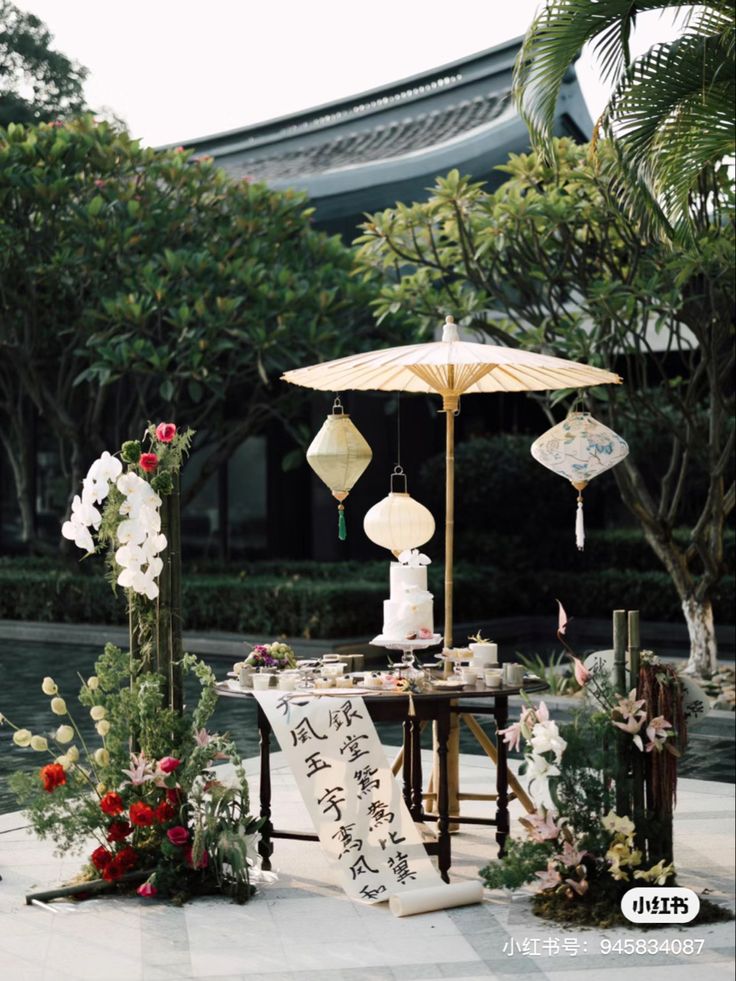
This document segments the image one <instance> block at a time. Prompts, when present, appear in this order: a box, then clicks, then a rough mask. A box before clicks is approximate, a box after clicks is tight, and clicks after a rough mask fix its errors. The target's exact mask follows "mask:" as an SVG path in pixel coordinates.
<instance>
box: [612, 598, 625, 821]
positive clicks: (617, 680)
mask: <svg viewBox="0 0 736 981" xmlns="http://www.w3.org/2000/svg"><path fill="white" fill-rule="evenodd" d="M613 683H614V686H615V688H616V693H617V694H619V695H621V696H622V697H623V696H625V694H626V691H627V688H626V611H625V610H614V611H613ZM627 777H628V737H627V735H626V733H624V732H621V731H619V733H618V735H617V738H616V813H617V814H618V815H619V817H624V816H627V815H628V814H629V794H628V786H627V784H628V779H627Z"/></svg>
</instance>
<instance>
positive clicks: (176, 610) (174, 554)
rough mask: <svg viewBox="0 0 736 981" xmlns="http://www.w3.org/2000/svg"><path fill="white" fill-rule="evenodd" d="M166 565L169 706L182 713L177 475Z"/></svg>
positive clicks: (179, 505) (171, 501)
mask: <svg viewBox="0 0 736 981" xmlns="http://www.w3.org/2000/svg"><path fill="white" fill-rule="evenodd" d="M169 501H170V506H169V563H170V590H171V597H170V600H171V622H170V630H171V640H170V651H171V653H170V658H169V683H170V691H171V696H170V697H171V707H172V708H173V709H174V711H175V712H179V713H181V711H182V708H183V705H184V691H183V677H182V666H181V659H182V654H183V649H182V646H183V645H182V608H181V493H180V485H179V474H178V473H176V474H174V489H173V491H172V493H171V495H170V498H169Z"/></svg>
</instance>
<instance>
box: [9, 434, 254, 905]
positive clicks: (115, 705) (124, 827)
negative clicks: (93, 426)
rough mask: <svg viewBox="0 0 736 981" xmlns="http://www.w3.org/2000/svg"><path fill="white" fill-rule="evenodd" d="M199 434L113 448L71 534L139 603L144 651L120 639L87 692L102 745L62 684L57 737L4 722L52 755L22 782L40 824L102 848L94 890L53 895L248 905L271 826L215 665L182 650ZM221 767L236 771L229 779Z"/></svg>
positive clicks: (92, 866) (20, 791)
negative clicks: (225, 725)
mask: <svg viewBox="0 0 736 981" xmlns="http://www.w3.org/2000/svg"><path fill="white" fill-rule="evenodd" d="M192 435H193V433H192V432H191V431H190V430H186V431H184V432H180V431H179V430H178V429H177V427H176V425H175V424H174V423H170V422H164V423H159V424H158V425H149V426H148V428H147V430H146V432H145V434H144V437H143V440H142V441H139V440H129V441H127V442H125V443H123V445H122V448H121V450H120V453H119V456H118V455H111V454H110V453H107V452H106V453H103V454H102V456H101V457H100V458H99V459H98V460H96V461H95V462H94V463H93V464H92V466H91V467H90V469H89V470H88V472H87V476H86V477H85V479H84V481H83V484H82V492H81V494H80V495H78V496H77V497H75V499H74V503H73V505H72V512H71V515H70V518H69V520H68V521H66V522H65V523H64V525H63V527H62V535H63V536H64V537H65V538H67V539H70V540H71V541H73V542H75V544H76V545H77V546H78V547H79V548H81V549H83V550H84V552H85V553H86V554H87V555H88V554H90V553H92V552H95V551H102V550H105V549H106V550H107V558H108V563H109V566H110V578H111V580H112V582H113V583H114V584H116V585H119V586H121V587H123V588H124V589H125V590H126V595H127V600H128V610H129V622H130V650H129V651H127V652H123V651H122V650H120V649H119V648H117V647H114V646H113V645H110V644H108V645H107V646H106V647H105V650H104V653H103V654H102V656H101V657H100V658H99V659H98V661H97V663H96V665H95V673H94V674H93V675H92V676H91V677H89V678H88V679H87V680H86V681H82V687H81V690H80V693H79V701H80V703H81V704H82V706H83V707H84V708H85V709H86V710H87V711H88V712H89V716H90V718H91V720H92V722H93V723H94V728H95V733H96V737H97V738H98V739H99V740H100V742H99V744H97V745H93V744H92V743H91V741H89V742H88V741H87V740H86V739H85V737H84V735H83V734H82V731H81V729H80V727H79V725H78V724H77V721H76V720H75V718H74V716H73V715H72V713H71V712H70V710H69V708H68V707H67V702H66V699H65V698H64V697H63V696H62V695H61V694H60V693H59V691H58V686H57V685H56V682H55V681H54V680H53V678H50V677H47V678H44V680H43V682H42V685H41V687H42V690H43V692H44V693H45V694H46V695H47V696H48V697H49V699H50V701H49V708H50V710H51V713H52V714H53V715H56V716H58V717H59V723H60V724H58V725H57V727H56V729H55V730H53V731H52V730H49V731H48V732H44V733H33V732H31V730H29V729H25V728H20V727H17V726H15V725H14V724H13V723H10V721H9V720H8V719H7V718H6V717H4V716H0V722H1V721H3V720H4V721H6V722H8V724H9V725H11V726H12V728H13V729H14V733H13V742H14V743H15V745H16V746H17V747H20V748H21V749H23V750H28V749H30V750H31V751H33V752H38V753H43V754H46V755H47V756H48V758H49V760H48V762H46V763H45V765H43V766H42V767H41V768H40V769H39V770H38V771H37V772H35V773H19V774H16V775H15V776H14V777H13V778H12V781H11V786H12V787H13V789H14V790H15V792H16V795H17V797H18V799H19V802H20V804H21V806H22V807H24V808H25V809H26V811H27V812H28V815H29V818H30V821H31V824H32V826H33V828H34V830H35V831H36V833H37V834H38V835H39V837H42V838H45V837H49V838H51V839H53V841H54V842H55V843H56V845H57V847H58V848H59V849H60V850H63V851H69V850H76V851H79V850H84V849H88V862H87V864H86V866H85V867H84V868H83V870H82V872H81V874H80V876H79V877H78V883H81V885H79V886H73V887H67V888H65V889H64V890H61V891H58V890H57V891H53V892H52V893H45V894H42V895H43V896H44V898H53V897H54V896H57V895H61V894H67V893H69V891H70V890H76V891H84V889H85V885H86V884H88V883H91V882H92V881H94V887H92V886H88V888H94V891H99V888H100V887H108V886H109V887H112V886H118V885H124V886H126V887H131V885H136V884H139V887H138V891H139V893H140V894H141V895H142V896H149V897H150V896H155V895H160V896H162V897H169V898H171V899H173V900H174V901H179V902H180V901H183V900H184V899H186V898H187V897H188V896H190V895H193V894H197V893H202V892H207V893H209V892H221V893H226V894H228V895H230V896H232V897H233V898H235V899H236V900H237V901H238V902H244V901H245V900H247V899H248V898H249V896H250V893H251V884H250V875H251V873H250V867H251V860H250V857H249V855H250V848H251V846H252V839H253V835H254V834H255V832H256V831H257V828H258V826H259V822H256V821H254V820H253V818H252V817H251V816H250V814H249V798H248V783H247V780H246V777H245V770H244V768H243V763H242V761H241V759H240V757H239V755H238V753H237V751H236V748H235V745H234V743H233V742H232V740H231V739H230V738H229V737H228V736H224V735H218V734H215V733H210V732H208V731H207V728H206V725H207V721H208V719H209V718H210V716H211V714H212V712H213V710H214V707H215V704H216V702H217V692H216V690H215V678H214V675H213V673H212V671H211V670H210V668H209V667H207V665H206V664H204V663H203V662H201V661H198V660H197V658H195V657H193V656H191V655H188V654H184V653H183V652H182V646H181V645H182V641H181V619H182V618H181V597H180V584H181V549H180V521H179V470H180V468H181V465H182V461H183V457H184V456H185V455H186V453H187V452H188V450H189V445H190V442H191V438H192ZM95 537H96V539H97V542H96V543H95ZM154 668H155V670H154ZM185 673H191V674H193V675H194V676H195V678H196V680H197V681H198V682H199V685H200V697H199V700H198V702H197V704H196V706H195V707H194V708H193V709H192V710H185V709H184V706H183V680H184V674H185ZM215 760H227V761H229V762H230V764H231V765H232V776H231V777H230V778H229V779H228V780H227V781H225V780H223V779H221V778H220V773H219V771H218V770H217V769H216V768H215V767H214V766H213V763H214V761H215ZM93 846H94V847H93Z"/></svg>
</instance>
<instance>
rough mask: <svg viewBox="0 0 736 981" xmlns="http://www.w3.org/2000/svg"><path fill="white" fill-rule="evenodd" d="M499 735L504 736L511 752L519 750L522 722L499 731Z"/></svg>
mask: <svg viewBox="0 0 736 981" xmlns="http://www.w3.org/2000/svg"><path fill="white" fill-rule="evenodd" d="M498 735H499V736H503V741H504V742H505V743H506V745H507V746H508V748H509V749H510V750H517V751H518V749H519V747H520V746H521V722H514V723H513V724H512V725H510V726H508V727H507V728H506V729H499V730H498Z"/></svg>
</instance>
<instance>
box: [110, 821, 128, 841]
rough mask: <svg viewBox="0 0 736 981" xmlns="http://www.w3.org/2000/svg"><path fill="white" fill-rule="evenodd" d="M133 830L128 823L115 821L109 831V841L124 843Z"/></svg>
mask: <svg viewBox="0 0 736 981" xmlns="http://www.w3.org/2000/svg"><path fill="white" fill-rule="evenodd" d="M132 830H133V828H132V827H131V826H130V825H129V824H128V822H127V821H113V822H112V824H111V825H110V827H109V828H108V829H107V840H108V841H124V840H125V839H126V838H127V837H128V835H129V834H130V833H131V831H132Z"/></svg>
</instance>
